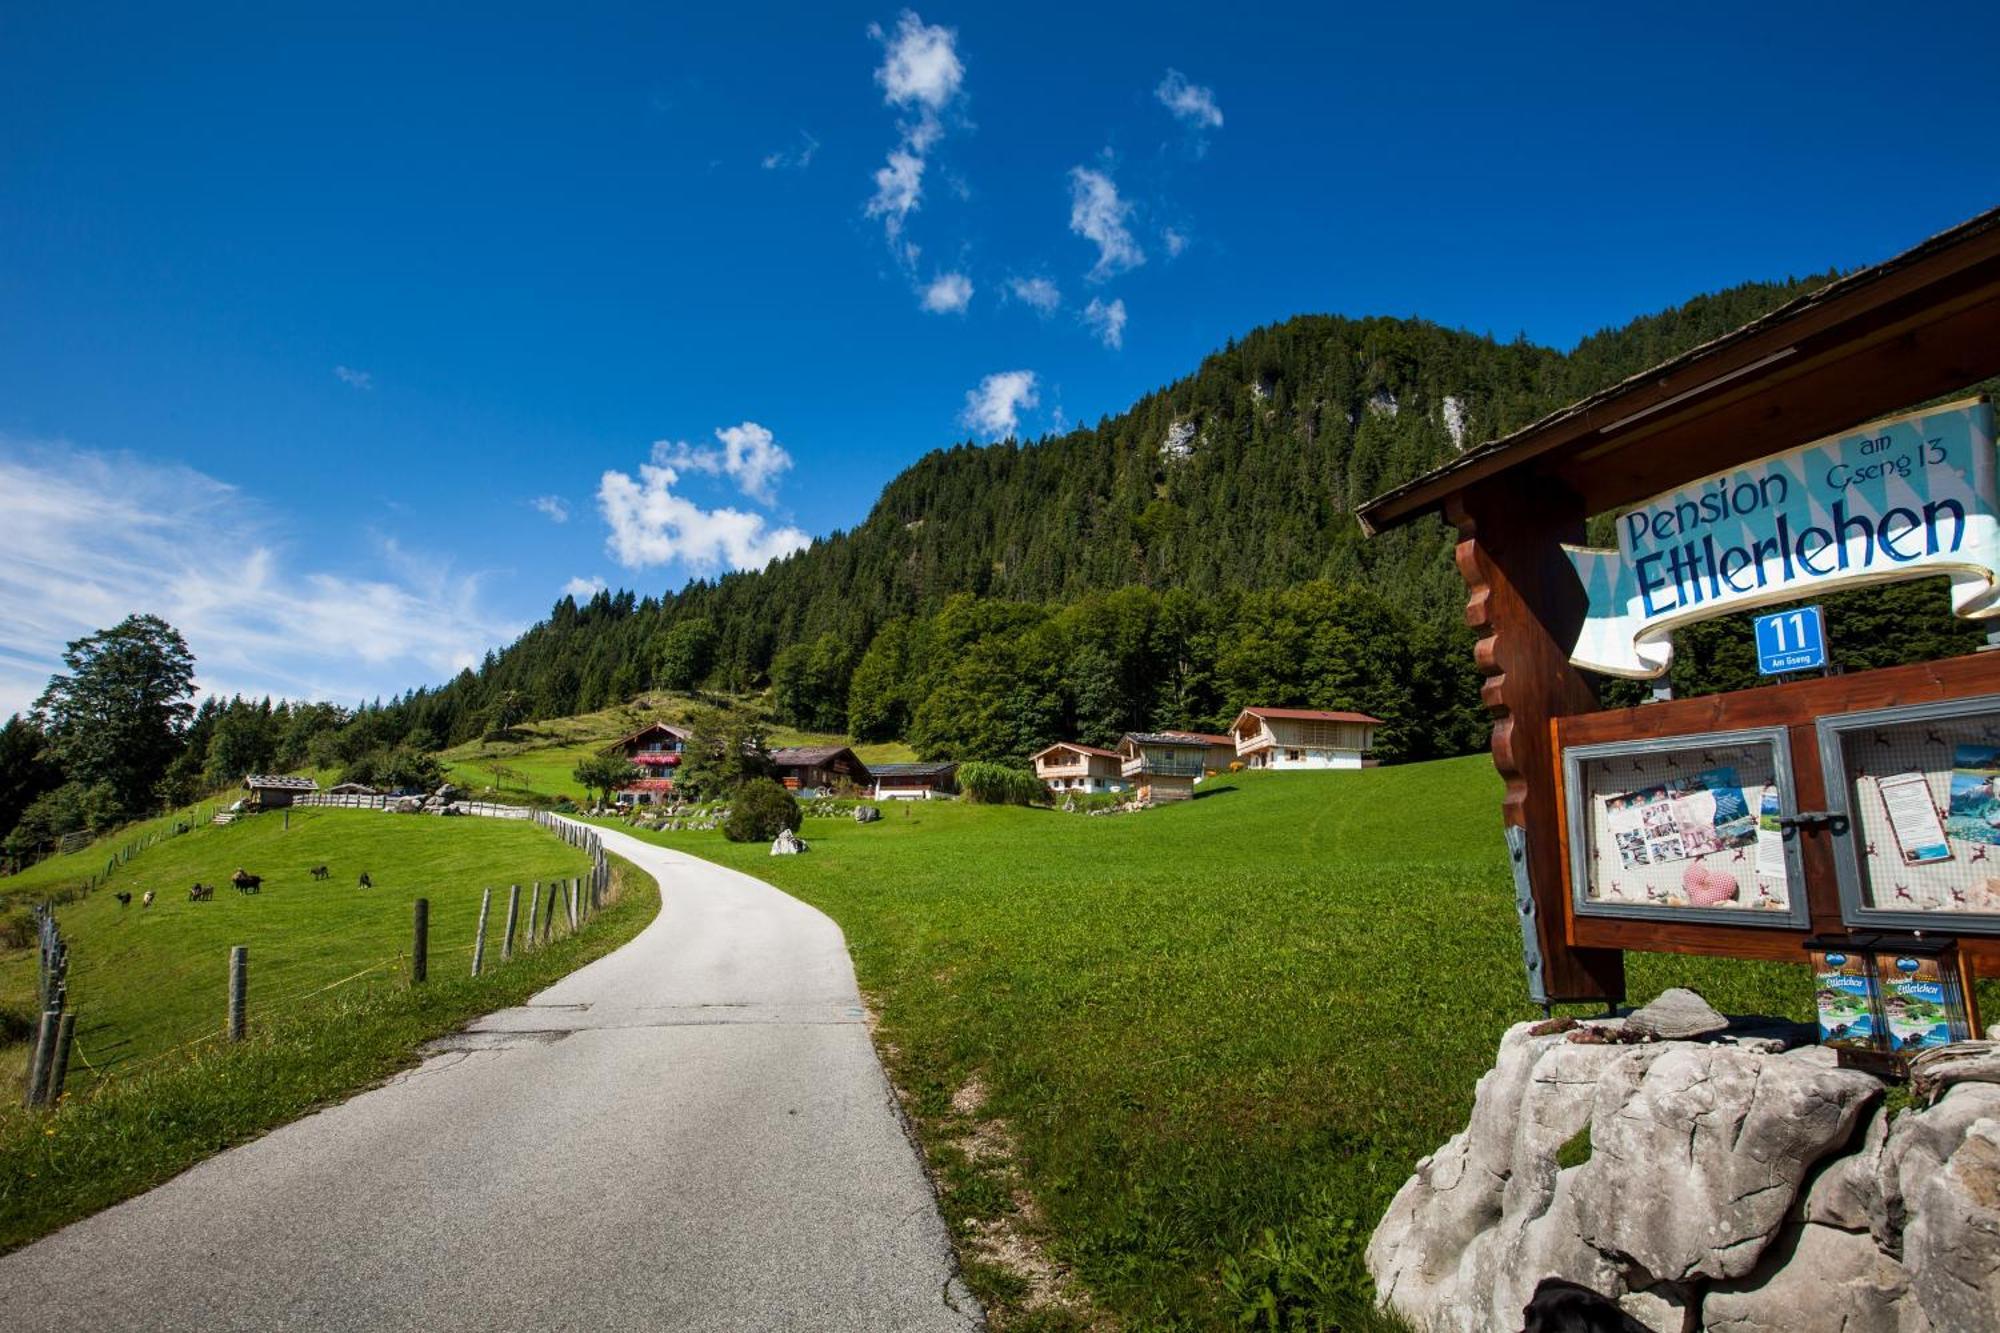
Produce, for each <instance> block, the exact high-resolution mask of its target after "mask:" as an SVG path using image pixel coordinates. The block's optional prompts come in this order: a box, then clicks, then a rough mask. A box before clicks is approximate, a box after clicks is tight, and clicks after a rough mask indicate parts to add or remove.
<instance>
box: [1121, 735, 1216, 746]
mask: <svg viewBox="0 0 2000 1333" xmlns="http://www.w3.org/2000/svg"><path fill="white" fill-rule="evenodd" d="M1125 739H1126V740H1128V741H1137V742H1139V744H1141V745H1183V746H1187V747H1189V748H1193V747H1195V746H1201V747H1202V748H1204V749H1206V748H1207V747H1208V746H1209V745H1211V744H1220V742H1213V741H1210V740H1208V739H1207V738H1206V737H1202V736H1196V735H1192V734H1190V733H1188V732H1185V731H1128V732H1126V733H1125ZM1232 744H1233V742H1232Z"/></svg>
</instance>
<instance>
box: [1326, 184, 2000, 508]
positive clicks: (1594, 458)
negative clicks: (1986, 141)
mask: <svg viewBox="0 0 2000 1333" xmlns="http://www.w3.org/2000/svg"><path fill="white" fill-rule="evenodd" d="M1996 259H2000V209H1992V210H1989V211H1988V212H1985V213H1981V214H1980V215H1979V216H1977V217H1975V218H1971V219H1968V220H1967V221H1965V222H1962V223H1960V224H1959V225H1958V226H1956V227H1953V228H1951V229H1950V230H1948V231H1944V232H1940V233H1939V234H1938V235H1936V236H1933V237H1931V238H1930V239H1929V240H1927V241H1924V242H1923V243H1922V244H1920V245H1917V246H1915V247H1913V248H1911V249H1909V250H1906V251H1904V252H1903V253H1902V254H1899V255H1897V256H1895V257H1894V258H1891V259H1887V260H1884V261H1883V262H1882V263H1880V264H1876V265H1874V266H1873V267H1870V268H1864V269H1857V270H1856V271H1855V272H1853V273H1850V274H1848V275H1847V276H1845V277H1842V278H1837V279H1835V280H1834V281H1832V282H1830V283H1827V284H1826V285H1825V286H1823V287H1820V288H1817V289H1816V290H1814V291H1811V292H1809V293H1807V294H1806V295H1804V296H1801V297H1799V298H1798V299H1797V300H1795V301H1792V302H1790V303H1788V304H1786V305H1783V306H1780V307H1779V308H1778V309H1776V310H1774V311H1772V312H1771V313H1770V314H1768V315H1765V316H1763V317H1761V318H1759V319H1754V320H1751V321H1750V322H1749V323H1747V324H1745V325H1743V326H1742V327H1741V328H1738V329H1735V330H1733V331H1731V332H1729V333H1725V334H1723V335H1722V336H1721V337H1719V338H1715V339H1712V340H1710V341H1709V342H1706V343H1703V344H1701V345H1700V346H1699V347H1695V348H1692V349H1690V350H1689V351H1687V352H1684V353H1682V354H1681V355H1679V356H1677V357H1674V358H1672V359H1671V360H1668V361H1664V362H1661V363H1660V364H1659V365H1657V366H1655V367H1653V368H1652V369H1650V370H1645V371H1641V372H1640V373H1639V374H1636V375H1633V376H1631V377H1630V378H1628V379H1625V380H1623V381H1620V382H1619V383H1617V384H1614V385H1611V386H1610V387H1608V388H1605V389H1602V390H1600V391H1599V392H1597V393H1594V394H1591V395H1590V396H1589V397H1587V398H1583V399H1580V400H1578V401H1577V402H1575V403H1572V404H1571V405H1570V406H1568V407H1565V408H1563V409H1561V410H1560V411H1557V412H1552V413H1550V414H1549V415H1548V416H1545V417H1543V418H1542V419H1541V420H1539V421H1536V422H1533V423H1532V424H1530V425H1527V426H1524V427H1522V428H1521V429H1520V430H1517V431H1514V432H1513V433H1512V434H1509V435H1503V436H1501V437H1500V438H1498V439H1495V440H1490V441H1488V442H1486V443H1484V444H1479V445H1475V446H1473V447H1472V448H1470V449H1467V450H1466V451H1465V452H1464V453H1462V454H1460V455H1458V456H1457V457H1456V458H1454V459H1452V460H1451V461H1450V462H1448V463H1446V464H1444V465H1443V466H1442V467H1438V468H1434V469H1432V470H1431V471H1429V472H1426V473H1425V474H1423V475H1422V476H1420V477H1417V478H1415V479H1414V480H1411V481H1408V482H1405V483H1404V484H1403V485H1401V486H1398V487H1396V488H1395V489H1393V490H1390V491H1386V492H1384V493H1383V494H1381V495H1378V496H1376V497H1375V498H1374V499H1372V500H1370V501H1368V503H1366V504H1364V505H1362V506H1361V508H1360V510H1359V518H1360V520H1361V527H1362V531H1363V532H1364V533H1367V534H1369V535H1371V536H1372V535H1373V534H1375V533H1378V532H1383V531H1386V530H1388V529H1390V528H1394V527H1399V526H1401V525H1402V524H1405V523H1408V522H1410V521H1412V520H1413V519H1416V518H1418V517H1420V516H1421V515H1424V514H1428V513H1433V512H1436V511H1438V510H1439V509H1441V508H1442V507H1443V506H1444V504H1445V502H1446V501H1447V500H1448V499H1450V498H1451V497H1453V496H1455V495H1457V494H1459V493H1461V492H1463V491H1465V490H1467V489H1468V488H1470V487H1472V486H1475V485H1478V484H1480V483H1483V482H1488V481H1491V480H1492V479H1494V478H1496V477H1499V476H1501V475H1504V474H1509V473H1516V472H1518V471H1520V470H1523V469H1526V470H1527V471H1528V475H1526V476H1523V477H1517V478H1515V481H1516V484H1531V483H1532V484H1542V485H1547V484H1551V483H1554V484H1560V485H1564V486H1567V487H1569V488H1570V489H1572V490H1574V491H1575V492H1576V494H1577V495H1578V497H1579V498H1580V499H1581V500H1582V502H1583V505H1584V508H1585V510H1586V512H1591V513H1601V512H1604V511H1606V510H1610V509H1615V508H1617V507H1619V506H1621V505H1625V504H1629V503H1631V502H1632V501H1634V500H1637V499H1641V498H1644V497H1645V496H1647V495H1651V494H1656V493H1658V492H1660V491H1663V490H1666V489H1670V488H1671V487H1672V486H1673V485H1675V484H1678V482H1680V481H1682V480H1685V479H1687V478H1691V477H1700V476H1704V475H1706V474H1708V473H1711V472H1717V471H1721V470H1723V469H1725V468H1728V467H1732V466H1735V465H1736V464H1737V463H1738V462H1741V461H1743V460H1747V459H1751V458H1757V457H1762V456H1764V455H1767V454H1770V453H1773V452H1777V451H1781V450H1784V449H1788V448H1791V447H1792V446H1794V445H1797V444H1803V443H1805V442H1807V441H1809V440H1813V439H1816V438H1818V437H1820V436H1823V435H1827V434H1831V433H1833V432H1836V431H1841V430H1845V429H1847V428H1848V427H1851V426H1853V425H1854V424H1855V421H1856V415H1857V414H1864V413H1866V412H1868V411H1869V410H1870V408H1869V406H1868V405H1867V404H1869V403H1873V404H1878V405H1879V404H1906V403H1914V402H1920V401H1922V400H1923V399H1926V398H1932V397H1936V396H1938V395H1940V394H1948V393H1955V392H1958V391H1959V390H1961V389H1963V388H1964V387H1965V386H1966V385H1967V384H1970V383H1973V382H1976V381H1978V380H1980V379H1982V378H1984V377H1985V376H1987V375H1990V374H1992V373H1994V370H1995V368H1996V367H2000V347H1995V346H1993V343H1994V339H1993V338H1992V336H1991V335H1992V333H1993V331H1994V329H1995V328H1996V327H2000V302H1996V301H1995V300H1994V294H1995V293H1996V291H2000V269H1996V262H1995V261H1996ZM1933 349H1935V350H1933ZM1858 400H1865V401H1860V402H1859V405H1857V401H1858ZM1631 445H1643V446H1644V455H1643V456H1635V455H1634V454H1633V453H1632V452H1631V451H1630V450H1629V449H1628V448H1627V446H1631ZM1614 455H1620V456H1621V462H1622V463H1623V464H1624V465H1622V466H1612V465H1611V464H1610V459H1611V458H1612V457H1613V456H1614Z"/></svg>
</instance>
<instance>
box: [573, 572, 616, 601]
mask: <svg viewBox="0 0 2000 1333" xmlns="http://www.w3.org/2000/svg"><path fill="white" fill-rule="evenodd" d="M607 586H608V585H607V584H606V583H605V582H604V580H603V579H602V578H599V577H598V576H597V575H595V574H592V575H591V576H590V577H589V578H584V577H583V576H581V575H578V576H577V577H576V578H573V579H571V580H570V581H569V582H568V583H565V584H563V586H562V590H563V596H565V597H574V598H576V600H577V601H579V602H587V601H589V600H590V599H591V598H593V597H595V596H597V594H599V593H601V592H603V591H604V589H605V588H606V587H607Z"/></svg>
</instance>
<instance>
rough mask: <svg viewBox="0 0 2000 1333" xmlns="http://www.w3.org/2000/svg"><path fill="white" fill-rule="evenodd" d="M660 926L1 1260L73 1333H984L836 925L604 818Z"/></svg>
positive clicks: (14, 1284) (22, 1313)
mask: <svg viewBox="0 0 2000 1333" xmlns="http://www.w3.org/2000/svg"><path fill="white" fill-rule="evenodd" d="M605 844H606V846H607V847H608V848H609V849H610V850H611V851H614V852H616V853H617V854H619V855H621V856H624V857H626V858H627V859H629V860H631V861H632V862H634V863H635V864H637V865H638V866H640V867H641V868H642V869H644V870H646V871H647V872H649V873H650V874H652V875H654V876H655V877H657V878H658V879H659V881H660V884H661V886H662V895H661V896H662V899H663V903H664V906H663V908H662V910H661V912H660V915H659V918H658V919H657V920H655V921H654V922H653V923H652V924H651V925H649V926H648V927H647V928H646V929H645V930H644V931H643V932H642V933H641V934H640V935H639V936H638V937H637V938H636V939H634V940H633V941H632V942H631V943H629V944H627V945H626V946H625V947H624V948H622V949H619V950H618V951H617V952H615V953H613V954H610V955H609V956H607V957H605V958H602V959H599V960H598V961H597V962H595V963H592V964H591V965H589V966H588V967H585V968H583V969H581V970H580V971H578V972H575V973H573V974H571V975H570V976H569V977H567V978H565V979H564V980H563V981H561V982H559V983H558V984H557V985H555V986H553V987H551V988H550V989H548V990H546V991H543V992H542V993H541V994H539V995H537V996H535V997H534V998H533V999H532V1000H530V1001H529V1002H528V1003H527V1004H526V1005H524V1006H522V1007H521V1008H518V1009H508V1010H504V1011H502V1012H500V1013H497V1014H492V1015H489V1016H488V1017H487V1018H485V1019H482V1020H480V1021H479V1022H478V1023H476V1024H474V1025H473V1026H472V1027H471V1028H470V1029H469V1030H468V1031H466V1032H464V1033H461V1034H459V1035H457V1036H455V1037H452V1038H449V1039H447V1040H446V1041H445V1042H442V1043H440V1044H439V1046H440V1048H441V1049H440V1050H439V1051H438V1053H437V1054H434V1055H432V1056H431V1057H430V1058H429V1059H427V1060H426V1061H425V1062H424V1063H423V1064H422V1065H421V1066H420V1067H418V1068H416V1069H414V1070H411V1071H410V1072H408V1073H406V1074H403V1075H401V1076H399V1077H398V1078H396V1079H394V1080H392V1081H391V1082H389V1083H388V1084H386V1085H385V1086H383V1087H380V1088H377V1089H375V1090H373V1091H370V1092H366V1093H363V1094H361V1095H360V1096H357V1097H355V1098H353V1099H352V1100H350V1101H347V1102H344V1103H342V1104H341V1105H339V1106H335V1107H332V1108H330V1109H328V1110H326V1111H322V1112H320V1113H319V1114H317V1115H313V1116H310V1117H308V1118H306V1119H304V1120H300V1121H297V1122H295V1123H293V1124H290V1125H287V1126H285V1127H284V1128H282V1129H279V1130H277V1131H275V1132H273V1133H271V1134H269V1135H267V1136H265V1137H264V1138H261V1139H259V1140H257V1141H256V1142H254V1143H250V1144H246V1145H244V1146H243V1147H240V1148H235V1149H232V1150H230V1151H229V1152H226V1153H222V1154H220V1155H219V1156H216V1157H213V1158H211V1159H209V1160H208V1161H206V1162H203V1163H202V1164H201V1165H199V1166H196V1167H194V1168H193V1169H191V1170H189V1171H187V1172H185V1173H184V1174H182V1175H180V1176H178V1177H176V1178H175V1179H173V1180H171V1181H169V1182H168V1183H167V1184H165V1185H162V1186H160V1187H159V1188H158V1189H155V1190H153V1191H151V1192H150V1193H147V1194H144V1195H141V1196H140V1197H138V1198H136V1199H133V1200H130V1201H129V1202H126V1203H123V1204H120V1205H118V1206H117V1207H115V1208H110V1209H107V1210H106V1211H104V1212H102V1213H99V1214H98V1215H96V1216H95V1217H91V1218H88V1219H86V1220H84V1221H82V1222H79V1223H77V1224H75V1225H73V1226H71V1227H68V1228H67V1229H65V1230H63V1231H61V1232H59V1233H57V1234H56V1235H54V1236H51V1237H49V1238H48V1239H46V1240H43V1241H40V1242H38V1243H36V1244H34V1245H31V1246H28V1247H27V1248H25V1249H22V1250H19V1251H17V1252H15V1253H14V1254H12V1255H9V1256H6V1257H4V1258H0V1291H5V1292H6V1293H7V1296H6V1298H5V1309H6V1320H5V1322H6V1324H7V1326H8V1327H9V1328H10V1329H13V1330H16V1331H17V1333H27V1330H41V1329H49V1330H58V1329H60V1330H63V1331H64V1333H73V1330H76V1329H148V1330H152V1329H188V1330H195V1329H200V1330H216V1329H246V1330H248V1329H256V1330H280V1329H356V1330H360V1329H368V1330H377V1329H423V1330H448V1329H480V1330H492V1329H579V1330H582V1329H593V1330H594V1329H647V1330H667V1329H700V1330H704V1333H708V1331H711V1330H746V1331H747V1330H767V1329H769V1330H777V1329H798V1330H813V1331H814V1333H820V1331H822V1330H825V1331H829V1333H831V1331H834V1330H854V1331H855V1333H893V1331H897V1330H911V1331H912V1333H931V1331H932V1330H936V1331H937V1333H962V1331H963V1330H971V1329H977V1328H980V1327H982V1320H981V1317H980V1314H979V1311H978V1307H977V1305H976V1303H975V1301H974V1300H973V1298H972V1297H971V1296H970V1295H969V1294H968V1293H967V1292H966V1290H965V1288H964V1287H963V1285H962V1284H961V1283H960V1281H959V1280H958V1278H957V1275H956V1273H957V1270H956V1268H955V1266H954V1264H953V1262H952V1258H951V1252H950V1246H949V1243H948V1241H947V1239H946V1236H945V1231H944V1224H943V1221H942V1220H941V1219H940V1217H939V1215H938V1209H937V1202H936V1199H935V1198H934V1196H933V1194H932V1192H931V1188H930V1185H929V1183H928V1181H927V1180H926V1179H925V1177H924V1174H923V1171H922V1169H921V1167H920V1166H919V1164H918V1159H917V1155H916V1151H915V1149H914V1148H913V1147H912V1146H911V1144H910V1142H909V1140H908V1139H907V1138H906V1137H905V1135H904V1132H903V1128H902V1124H901V1121H900V1119H899V1117H898V1114H897V1111H896V1108H895V1103H894V1100H893V1096H892V1094H891V1093H890V1091H889V1087H888V1084H887V1082H886V1080H885V1079H884V1078H883V1075H882V1070H881V1067H880V1065H879V1064H878V1063H877V1062H876V1059H875V1052H874V1049H873V1047H872V1046H871V1045H870V1044H869V1040H868V1030H867V1028H866V1026H865V1025H864V1023H863V1015H862V1010H861V1000H860V996H859V993H858V992H857V991H856V989H855V984H854V971H853V968H852V966H851V964H850V963H849V961H848V957H847V951H846V947H845V944H844V942H843V940H842V938H841V934H840V930H839V928H838V927H837V926H835V925H834V924H833V922H831V921H830V920H828V919H827V918H826V917H825V916H823V915H821V914H820V913H819V912H817V911H815V910H814V909H812V908H810V907H807V906H806V905H805V904H803V903H801V902H799V901H798V900H796V899H794V898H791V897H788V896H786V895H785V894H783V893H780V892H779V891H778V890H777V889H774V888H772V887H771V886H770V885H768V884H765V883H763V882H762V881H761V880H756V879H752V878H750V877H749V876H747V875H741V874H738V873H736V872H734V871H731V870H724V869H722V868H720V867H718V866H714V865H710V864H708V863H707V862H705V861H700V860H697V859H695V858H693V857H689V856H684V855H682V854H680V853H677V852H670V851H667V850H665V849H663V848H660V847H656V846H653V845H651V844H649V843H643V842H640V841H638V840H637V839H634V838H631V837H628V836H626V835H624V834H620V833H615V832H606V834H605Z"/></svg>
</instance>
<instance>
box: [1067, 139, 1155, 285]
mask: <svg viewBox="0 0 2000 1333" xmlns="http://www.w3.org/2000/svg"><path fill="white" fill-rule="evenodd" d="M1069 195H1070V202H1069V229H1070V230H1071V231H1073V232H1075V233H1076V234H1077V235H1079V236H1081V237H1083V238H1084V239H1085V240H1087V241H1090V242H1093V243H1094V244H1095V245H1096V246H1097V263H1096V264H1094V265H1093V266H1092V267H1091V270H1090V275H1089V276H1090V280H1091V281H1092V282H1102V281H1103V280H1104V279H1106V278H1109V277H1112V276H1114V275H1116V274H1119V273H1123V272H1125V271H1126V270H1127V269H1132V268H1137V267H1138V266H1139V265H1141V264H1143V263H1145V262H1146V252H1145V251H1143V250H1141V249H1140V248H1139V243H1138V242H1137V241H1136V240H1134V239H1133V238H1132V231H1131V228H1130V227H1128V226H1127V225H1126V223H1127V221H1128V220H1129V219H1130V218H1131V216H1132V205H1131V204H1130V203H1128V202H1126V201H1125V200H1123V199H1120V198H1119V197H1118V186H1117V185H1116V184H1115V183H1114V182H1113V181H1112V179H1111V177H1110V176H1108V175H1106V174H1105V173H1104V172H1102V171H1097V170H1094V169H1093V168H1090V167H1071V168H1070V171H1069Z"/></svg>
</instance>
